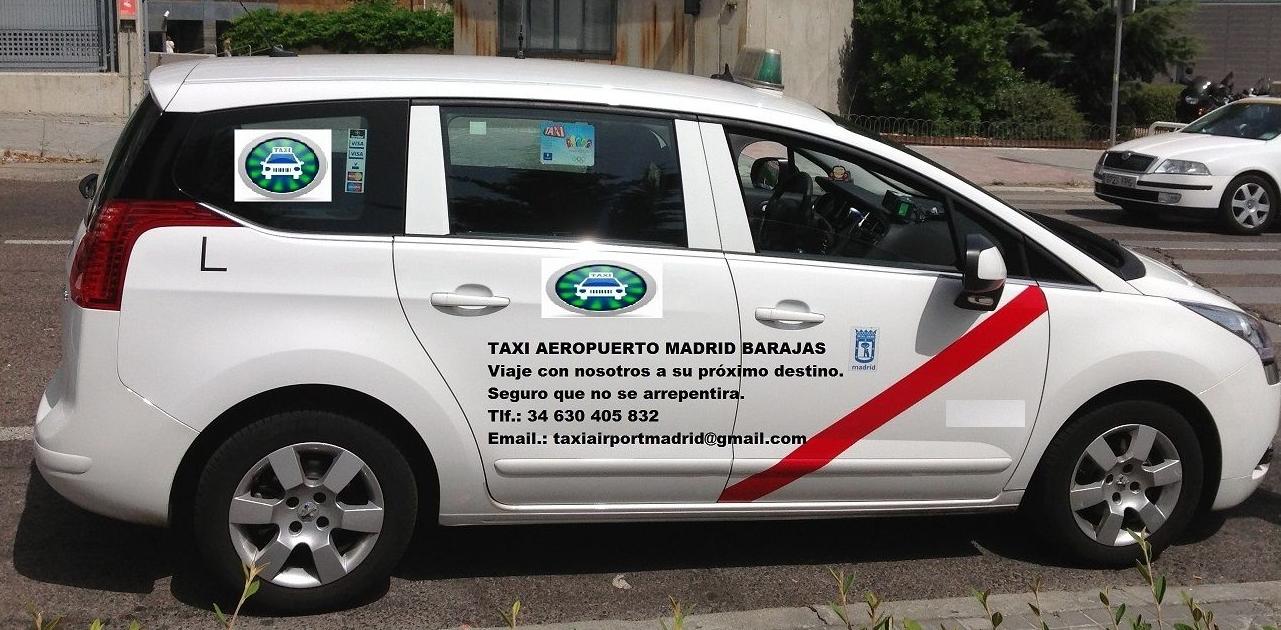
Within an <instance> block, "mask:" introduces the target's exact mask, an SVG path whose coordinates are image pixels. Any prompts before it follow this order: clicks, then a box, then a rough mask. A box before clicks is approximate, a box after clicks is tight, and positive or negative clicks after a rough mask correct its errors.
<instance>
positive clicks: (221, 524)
mask: <svg viewBox="0 0 1281 630" xmlns="http://www.w3.org/2000/svg"><path fill="white" fill-rule="evenodd" d="M417 497H418V493H417V487H416V485H415V481H414V476H413V472H412V471H411V469H410V467H409V465H408V463H406V461H405V458H404V456H403V455H402V454H401V453H400V451H399V450H398V449H397V448H396V447H395V445H394V444H392V442H391V441H390V440H388V439H387V438H386V437H385V436H384V435H382V434H381V433H379V432H377V431H375V430H374V429H372V428H370V427H368V426H366V425H365V424H363V423H360V422H359V421H357V420H355V419H353V418H350V417H348V416H345V415H342V414H337V413H332V412H326V411H291V412H286V413H280V414H276V415H272V416H269V417H266V418H263V419H262V420H259V421H257V422H255V423H253V424H251V425H249V426H247V427H245V428H244V429H241V430H240V431H239V432H237V433H236V434H234V435H233V436H232V437H231V438H230V439H228V440H227V442H226V443H224V444H223V445H222V446H221V447H219V448H218V450H217V451H215V452H214V454H213V456H212V457H211V458H210V460H209V463H208V465H207V466H206V467H205V470H204V472H203V474H202V475H201V477H200V481H199V485H198V488H197V494H196V502H195V510H194V518H195V522H194V523H193V531H194V533H195V536H196V543H197V545H198V547H199V548H200V551H201V553H202V555H203V556H204V558H205V560H206V563H207V564H208V565H209V566H210V567H211V568H212V569H213V573H214V575H215V577H216V578H217V579H218V580H219V581H220V582H221V583H222V584H223V585H224V586H225V587H226V588H227V592H228V593H238V592H239V590H240V588H241V586H243V573H242V567H244V566H247V565H253V566H259V567H262V571H261V573H260V579H261V582H262V584H261V587H260V589H259V591H258V593H257V594H256V595H254V597H253V599H252V600H251V601H252V603H253V604H254V605H256V606H258V607H261V608H266V609H271V610H282V611H289V612H306V611H315V610H323V609H332V608H339V607H343V606H346V605H349V604H352V603H354V602H356V601H359V600H360V599H361V598H362V597H365V596H366V595H368V594H369V593H370V592H372V591H374V590H375V589H377V588H379V587H380V586H384V585H385V584H386V582H387V579H388V576H389V575H390V573H391V571H392V569H393V568H395V566H396V563H397V562H398V561H399V560H400V557H401V555H402V554H403V553H404V550H405V548H406V546H407V545H408V543H409V539H410V537H411V536H412V534H413V530H414V524H415V523H414V521H415V519H416V516H417V509H418V505H417V503H418V501H417Z"/></svg>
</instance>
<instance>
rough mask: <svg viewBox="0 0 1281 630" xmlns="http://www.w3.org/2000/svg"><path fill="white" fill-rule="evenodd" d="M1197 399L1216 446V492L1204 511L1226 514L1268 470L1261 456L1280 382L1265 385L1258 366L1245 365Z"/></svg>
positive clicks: (1279, 403) (1277, 411) (1273, 430)
mask: <svg viewBox="0 0 1281 630" xmlns="http://www.w3.org/2000/svg"><path fill="white" fill-rule="evenodd" d="M1199 397H1200V399H1201V401H1202V402H1203V403H1204V404H1205V406H1206V409H1208V410H1209V411H1210V414H1211V416H1212V417H1213V418H1214V423H1215V427H1216V428H1217V429H1218V433H1219V444H1220V446H1221V447H1222V453H1221V455H1222V457H1221V460H1220V461H1221V462H1222V465H1221V470H1220V475H1219V480H1218V482H1219V489H1218V492H1217V493H1216V494H1215V497H1214V501H1213V503H1212V504H1211V506H1210V509H1212V510H1226V509H1228V508H1232V507H1236V506H1237V505H1240V504H1241V502H1243V501H1245V500H1246V498H1248V497H1249V496H1250V494H1252V493H1253V492H1254V490H1255V489H1256V488H1258V487H1259V484H1260V483H1262V482H1263V477H1264V476H1265V475H1267V474H1268V470H1269V469H1270V468H1271V463H1270V461H1265V460H1270V458H1267V457H1265V455H1266V454H1267V452H1268V451H1269V449H1271V448H1272V441H1273V439H1275V437H1276V435H1277V429H1278V426H1281V383H1278V384H1274V385H1269V384H1268V382H1267V377H1266V376H1265V375H1264V371H1263V367H1262V366H1261V365H1260V364H1258V363H1251V364H1249V365H1246V366H1245V367H1243V368H1242V369H1240V370H1237V372H1236V373H1235V374H1233V375H1232V376H1229V377H1228V378H1226V379H1224V380H1223V381H1222V382H1220V383H1219V384H1218V385H1215V386H1214V387H1211V388H1210V389H1208V390H1206V391H1204V392H1202V393H1201V395H1200V396H1199ZM1209 481H1210V480H1207V482H1209Z"/></svg>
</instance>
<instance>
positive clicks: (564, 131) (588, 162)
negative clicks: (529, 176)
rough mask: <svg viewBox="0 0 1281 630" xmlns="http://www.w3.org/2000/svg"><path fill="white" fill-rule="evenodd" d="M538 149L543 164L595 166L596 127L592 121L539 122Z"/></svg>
mask: <svg viewBox="0 0 1281 630" xmlns="http://www.w3.org/2000/svg"><path fill="white" fill-rule="evenodd" d="M538 127H539V134H538V135H539V139H538V151H539V160H538V161H539V162H540V163H541V164H547V165H556V166H595V165H596V127H595V126H594V125H592V124H590V123H583V122H576V123H567V122H555V121H550V120H544V121H542V122H540V123H539V125H538Z"/></svg>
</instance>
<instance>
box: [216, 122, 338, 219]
mask: <svg viewBox="0 0 1281 630" xmlns="http://www.w3.org/2000/svg"><path fill="white" fill-rule="evenodd" d="M233 142H234V148H235V151H234V153H233V154H234V155H235V156H236V161H235V163H234V164H233V165H232V168H234V169H235V172H236V176H235V177H234V178H233V180H232V181H233V183H232V186H233V187H234V192H235V200H236V201H319V202H326V201H331V200H332V196H333V194H332V191H331V190H330V186H329V162H330V157H331V155H332V149H333V139H332V138H331V137H330V131H329V130H328V129H277V130H270V129H268V130H262V129H237V130H236V132H235V136H234V138H233Z"/></svg>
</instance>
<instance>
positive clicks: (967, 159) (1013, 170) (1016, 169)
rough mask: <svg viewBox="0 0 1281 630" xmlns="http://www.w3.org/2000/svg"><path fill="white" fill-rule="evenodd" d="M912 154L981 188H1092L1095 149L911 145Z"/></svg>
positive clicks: (1096, 157) (1097, 152) (1096, 156)
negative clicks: (930, 160) (933, 162)
mask: <svg viewBox="0 0 1281 630" xmlns="http://www.w3.org/2000/svg"><path fill="white" fill-rule="evenodd" d="M912 149H914V150H915V151H917V152H919V153H921V154H923V155H925V156H927V157H929V158H930V159H932V160H934V161H936V162H938V163H940V164H942V165H944V166H946V167H948V168H950V169H952V170H954V171H956V172H957V173H960V174H961V175H962V176H964V177H965V178H966V179H968V180H970V181H972V182H974V183H976V184H979V185H981V186H1059V187H1078V186H1091V185H1093V183H1094V179H1093V173H1094V164H1095V162H1097V161H1098V159H1099V154H1100V153H1101V152H1100V151H1098V150H1095V149H1013V148H987V147H927V146H914V147H912Z"/></svg>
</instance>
